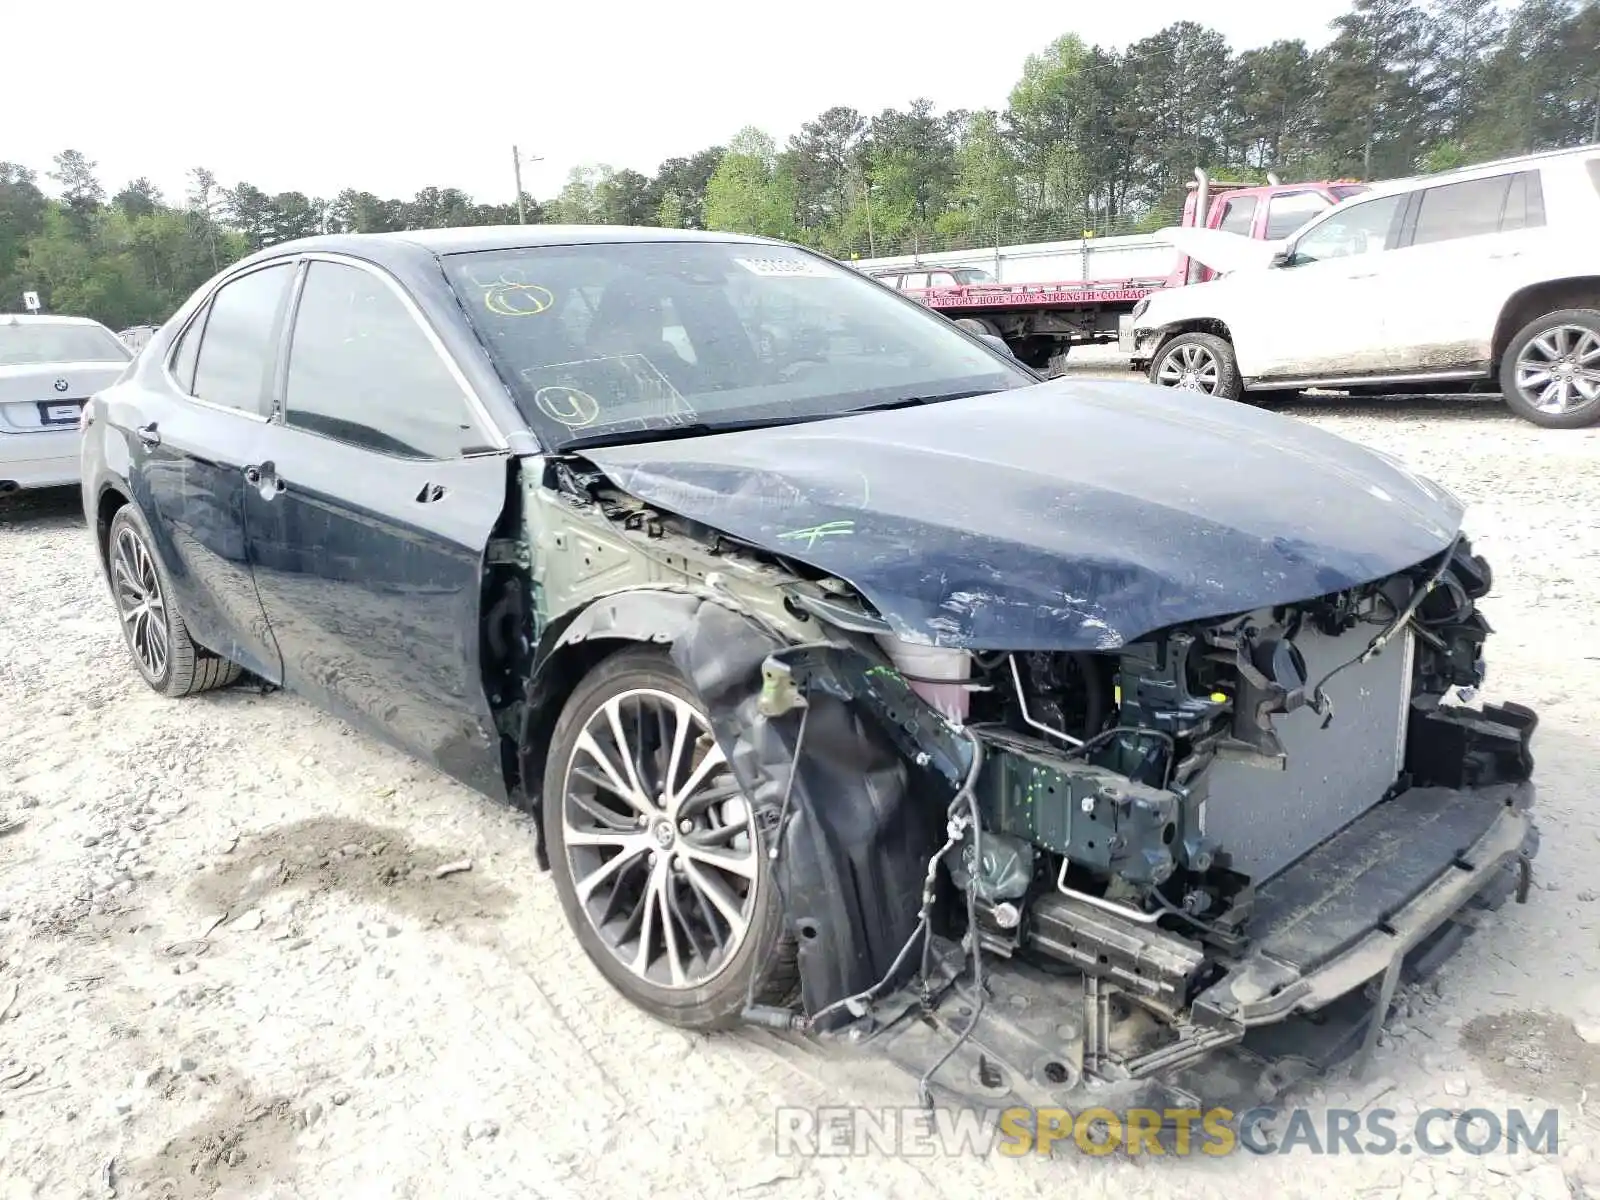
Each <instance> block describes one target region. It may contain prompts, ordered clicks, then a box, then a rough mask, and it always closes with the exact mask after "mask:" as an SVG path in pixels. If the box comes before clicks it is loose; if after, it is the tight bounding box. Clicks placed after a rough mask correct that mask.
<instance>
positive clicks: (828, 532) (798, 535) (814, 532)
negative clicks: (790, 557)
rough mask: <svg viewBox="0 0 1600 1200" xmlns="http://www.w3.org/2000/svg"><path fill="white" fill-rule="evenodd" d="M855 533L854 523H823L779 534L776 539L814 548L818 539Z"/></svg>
mask: <svg viewBox="0 0 1600 1200" xmlns="http://www.w3.org/2000/svg"><path fill="white" fill-rule="evenodd" d="M855 531H856V523H855V522H854V521H825V522H823V523H822V524H821V525H812V526H811V527H810V528H807V529H791V530H790V531H789V532H788V533H780V534H779V535H778V537H779V539H780V540H782V541H785V542H804V543H805V544H806V545H807V546H815V545H816V544H817V539H818V538H826V537H842V536H843V535H845V534H849V533H854V532H855Z"/></svg>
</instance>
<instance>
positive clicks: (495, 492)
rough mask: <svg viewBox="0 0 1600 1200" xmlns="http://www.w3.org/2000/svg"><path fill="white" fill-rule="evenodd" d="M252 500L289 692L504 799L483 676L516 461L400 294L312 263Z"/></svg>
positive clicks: (365, 274)
mask: <svg viewBox="0 0 1600 1200" xmlns="http://www.w3.org/2000/svg"><path fill="white" fill-rule="evenodd" d="M290 320H291V330H290V334H289V338H288V346H287V357H286V360H285V363H284V366H283V369H282V371H281V372H280V379H279V383H278V385H277V388H276V392H277V396H278V412H277V413H276V415H275V416H274V419H273V420H272V421H271V422H270V423H268V424H267V425H266V426H265V428H264V429H262V430H261V436H260V437H259V439H258V440H257V443H256V449H255V454H254V459H253V464H252V470H251V473H250V476H251V483H250V486H249V487H248V488H247V490H246V501H245V503H246V522H245V523H246V528H247V530H248V536H249V549H250V557H251V561H252V563H253V565H254V568H255V581H256V587H257V589H258V591H259V592H260V595H261V602H262V605H263V607H264V608H265V610H266V613H267V617H268V619H269V620H270V621H271V623H272V628H273V632H274V634H275V635H276V637H277V640H278V645H279V646H280V648H281V650H282V653H283V674H284V681H285V683H286V685H287V686H289V687H290V688H292V689H294V690H295V691H298V692H301V693H302V694H304V695H306V696H307V697H308V698H311V699H313V700H314V701H316V702H317V703H320V704H324V705H326V706H327V707H329V708H330V709H332V710H334V711H336V712H338V713H340V714H341V715H343V716H346V717H348V718H350V719H351V720H353V721H355V722H356V723H358V724H360V725H362V726H364V727H365V728H367V729H369V730H372V731H373V732H375V733H377V734H379V735H380V736H383V737H385V738H387V739H388V740H390V741H392V742H394V743H396V744H398V745H400V746H402V747H404V748H405V749H407V750H409V751H410V752H411V753H413V754H416V755H418V756H420V757H422V758H424V759H425V760H427V761H428V762H430V763H432V764H433V765H434V766H436V767H438V768H439V769H440V770H442V771H444V772H445V773H447V774H449V775H452V776H454V777H455V778H457V779H460V780H461V781H463V782H465V783H467V784H468V785H469V786H472V787H475V788H478V789H480V790H482V791H486V792H488V793H490V794H491V795H498V794H503V791H504V782H503V775H502V774H501V764H500V754H499V741H498V735H497V733H496V731H495V728H494V721H493V718H492V716H491V713H490V709H489V705H488V701H487V698H486V696H485V694H484V687H483V683H482V675H481V671H480V645H479V630H480V610H481V600H482V597H481V594H480V588H481V580H482V574H483V561H484V554H485V549H486V547H487V544H488V541H489V537H490V534H491V533H492V531H493V529H494V527H495V525H496V523H497V522H498V520H499V518H500V515H501V512H502V510H503V509H504V506H505V502H506V495H507V487H508V479H509V475H508V468H509V458H508V455H507V454H506V453H505V452H504V450H503V449H497V447H503V445H504V439H503V438H502V437H501V436H500V435H499V433H498V432H496V431H494V430H493V429H492V428H491V427H490V425H489V423H488V421H487V418H486V417H484V416H483V415H482V414H481V409H480V407H479V406H478V405H476V404H475V402H474V400H473V398H472V397H471V394H470V390H469V387H468V385H467V383H466V381H465V379H464V378H463V377H462V375H461V373H460V372H459V370H457V369H456V368H455V365H454V364H453V363H452V362H450V361H449V360H448V358H447V356H446V354H445V352H444V350H443V348H442V347H441V346H440V344H439V343H438V341H437V339H436V337H434V336H433V334H432V331H431V330H430V329H429V327H428V326H427V324H426V321H425V319H424V318H423V316H422V314H421V312H420V311H419V310H418V309H417V308H416V306H415V305H414V304H413V303H412V302H411V300H410V298H409V297H407V296H406V294H405V293H404V291H403V290H402V288H401V285H400V284H399V283H398V282H397V281H395V280H394V279H392V278H391V277H390V276H388V275H387V274H384V273H382V272H380V271H379V270H378V269H377V268H375V267H372V266H369V265H366V264H362V263H359V262H357V261H356V260H347V259H339V258H337V257H334V256H320V255H319V256H312V257H311V258H310V261H309V262H308V263H307V269H306V271H305V274H304V277H303V280H302V283H301V286H300V290H299V293H298V296H297V298H296V300H295V302H294V305H293V310H292V316H291V318H290Z"/></svg>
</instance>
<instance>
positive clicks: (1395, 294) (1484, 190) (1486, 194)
mask: <svg viewBox="0 0 1600 1200" xmlns="http://www.w3.org/2000/svg"><path fill="white" fill-rule="evenodd" d="M1546 237H1547V231H1546V226H1545V211H1544V191H1543V188H1542V186H1541V181H1540V177H1539V172H1538V170H1536V169H1535V170H1527V171H1508V172H1506V173H1504V174H1500V175H1491V176H1486V177H1484V178H1481V179H1464V180H1461V181H1459V182H1455V183H1444V184H1440V185H1438V186H1436V187H1430V188H1422V189H1419V190H1418V191H1416V192H1414V193H1412V196H1411V203H1410V205H1409V207H1408V209H1407V214H1406V229H1405V233H1404V235H1403V236H1402V241H1401V245H1400V247H1399V248H1398V249H1396V250H1395V252H1394V253H1393V254H1391V255H1390V256H1389V258H1390V259H1391V260H1392V265H1389V266H1387V267H1386V270H1385V276H1384V293H1383V296H1384V299H1383V319H1384V337H1385V340H1386V341H1387V343H1388V344H1389V346H1390V347H1391V350H1392V352H1393V355H1394V361H1393V364H1392V365H1393V369H1394V370H1395V371H1403V372H1432V371H1463V370H1473V371H1476V370H1485V371H1486V370H1487V369H1488V366H1489V358H1490V354H1491V343H1492V341H1493V339H1494V328H1495V323H1496V322H1497V320H1498V319H1499V316H1500V310H1501V308H1502V307H1503V306H1504V304H1505V301H1506V299H1507V297H1509V296H1510V295H1511V293H1512V292H1514V291H1516V290H1517V289H1518V288H1519V287H1521V286H1522V285H1523V284H1524V282H1526V281H1527V278H1526V277H1527V270H1526V268H1525V264H1527V263H1529V262H1532V261H1535V260H1539V259H1543V258H1544V257H1545V256H1544V255H1542V254H1538V253H1537V250H1538V248H1539V244H1540V243H1541V242H1542V241H1543V240H1544V239H1545V238H1546Z"/></svg>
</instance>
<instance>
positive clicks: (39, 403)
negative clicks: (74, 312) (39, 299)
mask: <svg viewBox="0 0 1600 1200" xmlns="http://www.w3.org/2000/svg"><path fill="white" fill-rule="evenodd" d="M132 358H133V351H132V350H130V349H129V348H128V347H127V346H126V345H124V344H123V342H122V341H121V340H120V339H119V338H118V337H117V335H116V334H114V333H112V332H111V330H109V329H107V328H106V327H105V326H104V325H102V324H100V323H99V322H98V321H91V320H89V319H87V318H86V317H57V316H18V315H12V314H0V495H5V494H7V493H9V492H15V491H19V490H21V489H23V488H39V487H65V486H68V485H72V484H76V483H77V482H78V444H79V431H78V418H79V415H80V414H81V413H82V411H83V405H84V401H86V400H87V399H88V398H89V397H90V396H92V395H93V394H94V393H95V392H97V391H99V390H100V389H101V388H103V387H105V386H107V385H108V384H110V383H114V382H115V381H116V380H117V378H118V377H119V376H120V375H121V374H122V373H123V372H124V371H125V370H127V368H128V363H129V362H130V361H131V360H132Z"/></svg>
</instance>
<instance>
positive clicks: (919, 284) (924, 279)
mask: <svg viewBox="0 0 1600 1200" xmlns="http://www.w3.org/2000/svg"><path fill="white" fill-rule="evenodd" d="M927 286H928V273H927V272H926V271H918V272H917V273H916V274H914V275H902V276H901V277H900V287H901V290H907V289H910V288H925V287H927Z"/></svg>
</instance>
